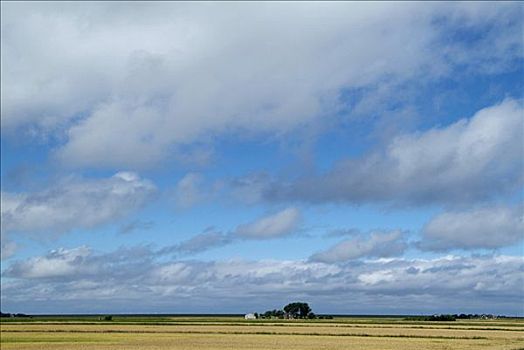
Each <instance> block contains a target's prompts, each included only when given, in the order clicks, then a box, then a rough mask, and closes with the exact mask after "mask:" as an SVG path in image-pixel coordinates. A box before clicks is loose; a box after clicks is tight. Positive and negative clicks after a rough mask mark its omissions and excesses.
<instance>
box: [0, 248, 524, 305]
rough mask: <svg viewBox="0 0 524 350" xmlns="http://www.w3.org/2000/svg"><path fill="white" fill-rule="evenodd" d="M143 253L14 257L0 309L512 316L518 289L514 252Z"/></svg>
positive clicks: (78, 251)
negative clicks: (305, 307) (303, 305)
mask: <svg viewBox="0 0 524 350" xmlns="http://www.w3.org/2000/svg"><path fill="white" fill-rule="evenodd" d="M152 255H153V256H155V253H154V252H152V251H151V250H148V249H146V248H136V249H121V250H118V251H115V252H111V253H96V252H94V251H93V250H90V249H88V248H86V247H79V248H72V249H57V250H55V251H52V252H50V253H49V254H47V255H45V256H41V257H33V258H29V259H27V260H25V261H18V262H16V263H13V264H11V266H10V267H8V268H7V269H6V270H5V271H4V273H3V282H2V285H1V288H2V293H1V298H2V307H5V308H10V309H11V308H16V309H17V310H20V312H39V311H40V312H44V311H47V312H49V311H52V310H53V308H57V307H59V305H62V307H64V305H67V307H72V308H73V309H72V310H74V311H75V312H88V311H89V312H92V311H93V310H103V311H104V312H115V311H118V310H120V309H119V307H122V309H125V310H129V305H138V309H137V310H136V311H142V312H153V311H162V310H164V311H165V310H166V309H169V310H172V311H173V312H175V311H177V312H179V311H180V310H184V311H187V310H188V302H189V301H194V300H199V305H200V306H195V307H196V308H198V307H202V308H203V309H202V311H203V310H204V308H208V307H210V306H212V305H215V307H213V310H215V311H216V312H240V310H242V311H243V310H245V309H258V308H259V309H263V308H264V307H266V308H267V307H268V306H267V302H268V300H271V301H272V302H273V303H276V305H277V306H280V305H284V304H285V303H286V302H288V301H289V299H290V298H292V296H295V297H300V298H307V300H308V301H309V302H310V303H312V305H314V306H315V309H316V310H319V311H322V312H336V313H344V312H346V313H349V312H372V313H373V312H382V313H383V312H385V310H386V311H388V312H391V313H402V312H417V313H420V312H426V313H431V312H467V311H469V312H478V310H482V312H493V313H511V314H514V312H516V311H518V310H515V305H517V304H518V303H520V301H521V299H522V294H523V293H524V290H523V286H524V280H523V276H522V269H523V268H524V259H523V258H522V257H510V256H473V257H456V256H446V257H439V258H434V259H406V258H396V259H383V258H382V259H377V260H367V261H365V262H350V263H346V264H336V265H334V264H325V263H321V262H314V261H302V260H260V261H249V260H224V261H206V262H204V261H195V260H192V261H167V262H165V261H164V262H160V261H155V260H153V259H151V258H150V257H151V256H152ZM108 266H109V268H108ZM116 267H117V268H116ZM239 286H242V288H239ZM348 300H350V301H351V302H349V303H348ZM428 300H429V302H428ZM136 301H140V303H138V304H137V303H136ZM393 301H394V302H393ZM423 301H425V302H423ZM192 305H193V304H192ZM216 305H220V307H219V308H216ZM93 308H94V309H93Z"/></svg>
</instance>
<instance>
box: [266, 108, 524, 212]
mask: <svg viewBox="0 0 524 350" xmlns="http://www.w3.org/2000/svg"><path fill="white" fill-rule="evenodd" d="M523 113H524V109H523V106H522V104H521V103H520V102H518V101H515V100H510V99H508V100H505V101H503V102H502V103H500V104H497V105H494V106H491V107H488V108H484V109H482V110H480V111H478V112H477V113H475V115H474V116H473V117H471V118H470V119H463V120H460V121H458V122H455V123H453V124H451V125H448V126H446V127H441V128H433V129H430V130H427V131H424V132H417V133H411V134H404V135H400V136H397V137H396V138H394V139H393V140H392V141H391V142H390V143H389V144H388V145H386V147H384V149H382V150H379V151H377V152H375V153H372V154H367V155H365V156H363V157H362V158H358V159H350V160H345V161H342V162H339V163H338V164H337V165H336V166H334V167H333V168H332V169H331V170H330V171H329V172H327V173H326V174H323V175H318V176H312V177H310V178H302V179H298V180H297V181H295V182H293V183H291V184H278V183H277V184H274V185H273V188H269V190H266V197H267V198H268V199H273V200H282V199H291V200H297V199H298V200H305V201H313V202H323V201H348V202H373V201H376V202H386V203H388V202H389V203H394V204H399V203H400V204H402V203H409V204H413V203H415V204H417V203H446V204H454V203H460V202H462V203H470V202H472V201H482V200H486V199H491V198H493V197H496V196H498V195H502V194H507V193H511V192H512V191H515V190H516V189H518V188H519V187H520V186H522V183H523V171H522V170H523V168H524V164H523V162H524V154H523V149H522V140H523V139H524V129H523V123H524V119H523V115H524V114H523Z"/></svg>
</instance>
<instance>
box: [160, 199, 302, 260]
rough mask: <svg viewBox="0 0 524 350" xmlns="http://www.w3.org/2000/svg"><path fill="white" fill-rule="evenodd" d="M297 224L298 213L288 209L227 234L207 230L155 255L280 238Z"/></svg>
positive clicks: (293, 209)
mask: <svg viewBox="0 0 524 350" xmlns="http://www.w3.org/2000/svg"><path fill="white" fill-rule="evenodd" d="M299 224H300V211H299V210H298V209H296V208H293V207H290V208H286V209H283V210H281V211H279V212H277V213H274V214H270V215H266V216H263V217H261V218H258V219H257V220H255V221H253V222H250V223H247V224H241V225H238V226H237V227H236V228H235V229H234V230H232V231H229V232H222V231H219V230H215V229H214V228H208V229H206V230H205V231H204V232H202V233H200V234H198V235H195V236H193V237H191V238H189V239H187V240H184V241H182V242H180V243H178V244H175V245H172V246H168V247H164V248H162V249H160V250H159V251H158V252H157V254H160V255H163V254H172V253H175V254H177V253H178V254H180V253H181V254H194V253H198V252H202V251H205V250H208V249H211V248H216V247H221V246H224V245H227V244H231V243H233V242H236V241H239V240H243V239H252V240H265V239H276V238H281V237H285V236H288V235H291V234H292V233H294V232H295V231H297V230H298V227H299Z"/></svg>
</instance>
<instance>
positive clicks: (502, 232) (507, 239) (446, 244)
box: [420, 206, 524, 250]
mask: <svg viewBox="0 0 524 350" xmlns="http://www.w3.org/2000/svg"><path fill="white" fill-rule="evenodd" d="M422 231H423V239H422V241H421V242H420V246H421V247H422V248H424V249H431V250H448V249H479V248H486V249H495V248H501V247H505V246H509V245H512V244H515V243H517V242H519V241H521V240H523V239H524V213H523V210H522V206H518V207H514V208H510V207H484V208H478V209H473V210H469V211H453V212H444V213H442V214H439V215H437V216H436V217H435V218H433V219H431V220H430V221H429V222H428V223H427V224H426V225H425V226H424V228H423V230H422Z"/></svg>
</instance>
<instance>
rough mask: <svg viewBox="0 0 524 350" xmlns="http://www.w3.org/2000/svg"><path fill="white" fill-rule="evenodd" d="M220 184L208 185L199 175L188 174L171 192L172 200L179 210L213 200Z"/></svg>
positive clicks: (219, 189)
mask: <svg viewBox="0 0 524 350" xmlns="http://www.w3.org/2000/svg"><path fill="white" fill-rule="evenodd" d="M222 187H223V186H222V183H221V182H220V181H216V182H214V183H212V184H209V183H208V182H206V181H205V179H204V176H203V175H202V174H200V173H188V174H186V175H184V177H182V179H180V180H179V181H178V182H177V184H176V186H175V188H174V190H173V191H172V194H173V200H174V201H175V205H176V206H177V208H179V209H187V208H190V207H193V206H195V205H197V204H200V203H202V202H206V201H209V200H212V199H214V198H215V197H216V196H217V195H218V194H219V193H220V191H221V189H222Z"/></svg>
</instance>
